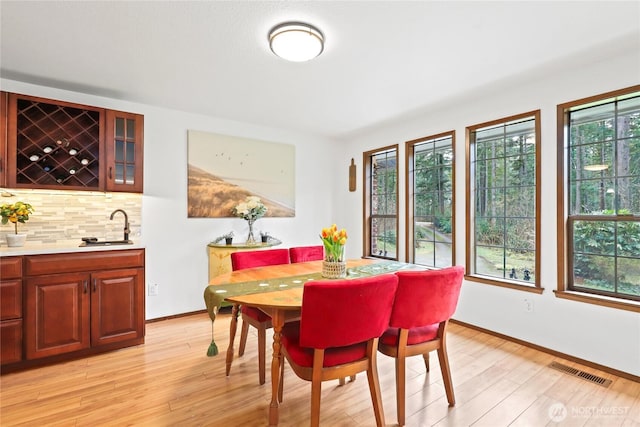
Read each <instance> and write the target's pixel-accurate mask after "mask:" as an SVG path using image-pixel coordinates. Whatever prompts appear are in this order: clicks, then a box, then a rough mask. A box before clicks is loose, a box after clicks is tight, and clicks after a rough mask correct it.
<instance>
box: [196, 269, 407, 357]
mask: <svg viewBox="0 0 640 427" xmlns="http://www.w3.org/2000/svg"><path fill="white" fill-rule="evenodd" d="M415 267H416V266H415V265H414V264H407V263H404V262H397V261H385V262H380V263H376V264H369V265H362V266H359V267H351V268H347V277H346V278H347V279H355V278H358V277H368V276H376V275H379V274H386V273H394V272H396V271H398V270H402V269H405V268H415ZM321 279H323V277H322V273H321V272H316V273H309V274H301V275H298V276H291V277H279V278H275V279H269V280H252V281H249V282H238V283H227V284H221V285H210V286H207V287H206V288H205V290H204V302H205V304H206V306H207V312H208V313H209V318H211V344H210V345H209V349H208V350H207V356H215V355H217V354H218V346H217V345H216V343H215V341H214V339H213V322H214V321H215V320H216V315H217V314H218V310H219V309H220V304H221V303H222V301H223V300H224V299H225V298H227V297H232V296H237V295H249V294H257V293H264V292H273V291H281V290H283V289H287V288H299V287H301V286H303V285H304V284H305V283H306V282H308V281H309V280H321Z"/></svg>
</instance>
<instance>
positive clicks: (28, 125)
mask: <svg viewBox="0 0 640 427" xmlns="http://www.w3.org/2000/svg"><path fill="white" fill-rule="evenodd" d="M16 109H17V111H16V117H17V123H16V129H17V141H16V151H17V152H16V163H15V164H16V175H15V180H16V185H17V186H37V187H45V188H46V187H49V186H55V187H56V188H61V187H62V188H69V189H98V188H99V185H100V162H99V158H100V132H101V126H100V125H101V121H102V120H103V117H102V116H103V113H102V111H101V110H100V109H91V108H83V107H82V106H75V105H67V104H55V103H48V102H43V101H42V100H39V99H30V98H28V97H25V98H18V99H17V102H16Z"/></svg>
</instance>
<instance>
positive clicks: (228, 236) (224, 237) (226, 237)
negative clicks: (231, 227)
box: [213, 231, 233, 245]
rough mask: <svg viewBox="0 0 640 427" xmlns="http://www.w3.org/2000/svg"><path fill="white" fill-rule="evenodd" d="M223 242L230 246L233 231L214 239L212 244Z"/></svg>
mask: <svg viewBox="0 0 640 427" xmlns="http://www.w3.org/2000/svg"><path fill="white" fill-rule="evenodd" d="M223 240H224V243H225V244H227V245H230V244H231V242H233V231H230V232H228V233H227V234H223V235H222V236H220V237H216V238H215V239H214V240H213V243H219V242H221V241H223Z"/></svg>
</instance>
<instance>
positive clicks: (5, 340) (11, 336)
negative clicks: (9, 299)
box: [0, 319, 22, 365]
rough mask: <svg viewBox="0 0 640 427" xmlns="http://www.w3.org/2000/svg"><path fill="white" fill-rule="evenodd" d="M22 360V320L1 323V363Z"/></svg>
mask: <svg viewBox="0 0 640 427" xmlns="http://www.w3.org/2000/svg"><path fill="white" fill-rule="evenodd" d="M21 360H22V320H21V319H17V320H5V321H2V322H0V363H1V364H3V365H4V364H5V363H12V362H19V361H21Z"/></svg>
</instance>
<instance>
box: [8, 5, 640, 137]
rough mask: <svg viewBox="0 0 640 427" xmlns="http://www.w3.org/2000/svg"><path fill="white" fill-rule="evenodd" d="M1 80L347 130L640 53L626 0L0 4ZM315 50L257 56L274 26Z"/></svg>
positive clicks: (639, 34)
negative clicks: (299, 56)
mask: <svg viewBox="0 0 640 427" xmlns="http://www.w3.org/2000/svg"><path fill="white" fill-rule="evenodd" d="M0 14H1V16H0V18H1V33H0V34H1V39H0V54H1V56H0V76H1V77H3V78H6V79H11V80H19V81H24V82H28V83H35V84H39V85H44V86H52V87H57V88H61V89H68V90H73V91H79V92H83V93H89V94H95V95H101V96H107V97H110V98H116V99H123V100H128V101H134V102H140V103H145V104H150V105H155V106H161V107H167V108H171V109H177V110H183V111H188V112H193V113H201V114H204V115H208V116H213V117H217V118H224V119H231V120H238V121H242V122H248V123H253V124H258V125H266V126H270V127H276V128H282V129H288V130H294V131H301V132H306V133H313V134H318V135H322V136H326V137H330V138H335V139H345V138H349V137H352V136H355V135H357V134H358V133H360V132H363V131H365V130H367V129H370V128H371V127H373V126H375V125H379V124H381V123H390V122H392V121H394V120H398V119H400V118H402V117H407V116H410V115H414V114H416V113H419V112H420V111H426V110H427V109H429V108H435V107H437V106H438V105H441V104H443V103H446V102H450V100H451V99H455V98H456V97H460V96H461V95H462V94H464V93H470V92H471V93H473V92H474V91H478V90H486V88H494V89H495V90H499V88H500V86H501V85H504V84H506V83H507V82H513V81H514V80H516V81H517V79H522V78H526V77H527V76H531V75H533V73H536V75H538V76H540V75H544V74H545V73H549V72H553V71H554V70H558V69H560V67H563V66H564V65H566V64H567V63H568V62H571V63H573V64H574V65H575V64H576V63H588V62H590V61H599V60H602V58H603V57H604V58H606V56H607V55H610V54H611V52H614V51H615V52H618V53H619V52H621V51H622V52H624V50H625V49H640V2H638V1H625V2H614V1H600V2H582V1H566V2H564V1H532V2H523V1H503V2H495V1H494V2H488V1H471V2H462V1H406V2H405V1H351V2H348V1H304V2H302V1H163V2H160V1H115V0H114V1H103V2H101V1H86V2H74V1H44V2H39V1H7V0H2V1H1V2H0ZM289 20H294V21H305V22H309V23H311V24H313V25H315V26H317V27H318V28H320V29H321V31H323V32H324V34H325V37H326V44H325V50H324V52H323V53H322V55H321V56H319V57H318V58H316V59H314V60H312V61H309V62H304V63H290V62H286V61H284V60H282V59H280V58H278V57H276V56H274V55H273V54H272V53H271V51H270V50H269V46H268V41H267V34H268V32H269V29H271V28H272V27H273V26H275V25H276V24H279V23H281V22H284V21H289Z"/></svg>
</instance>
